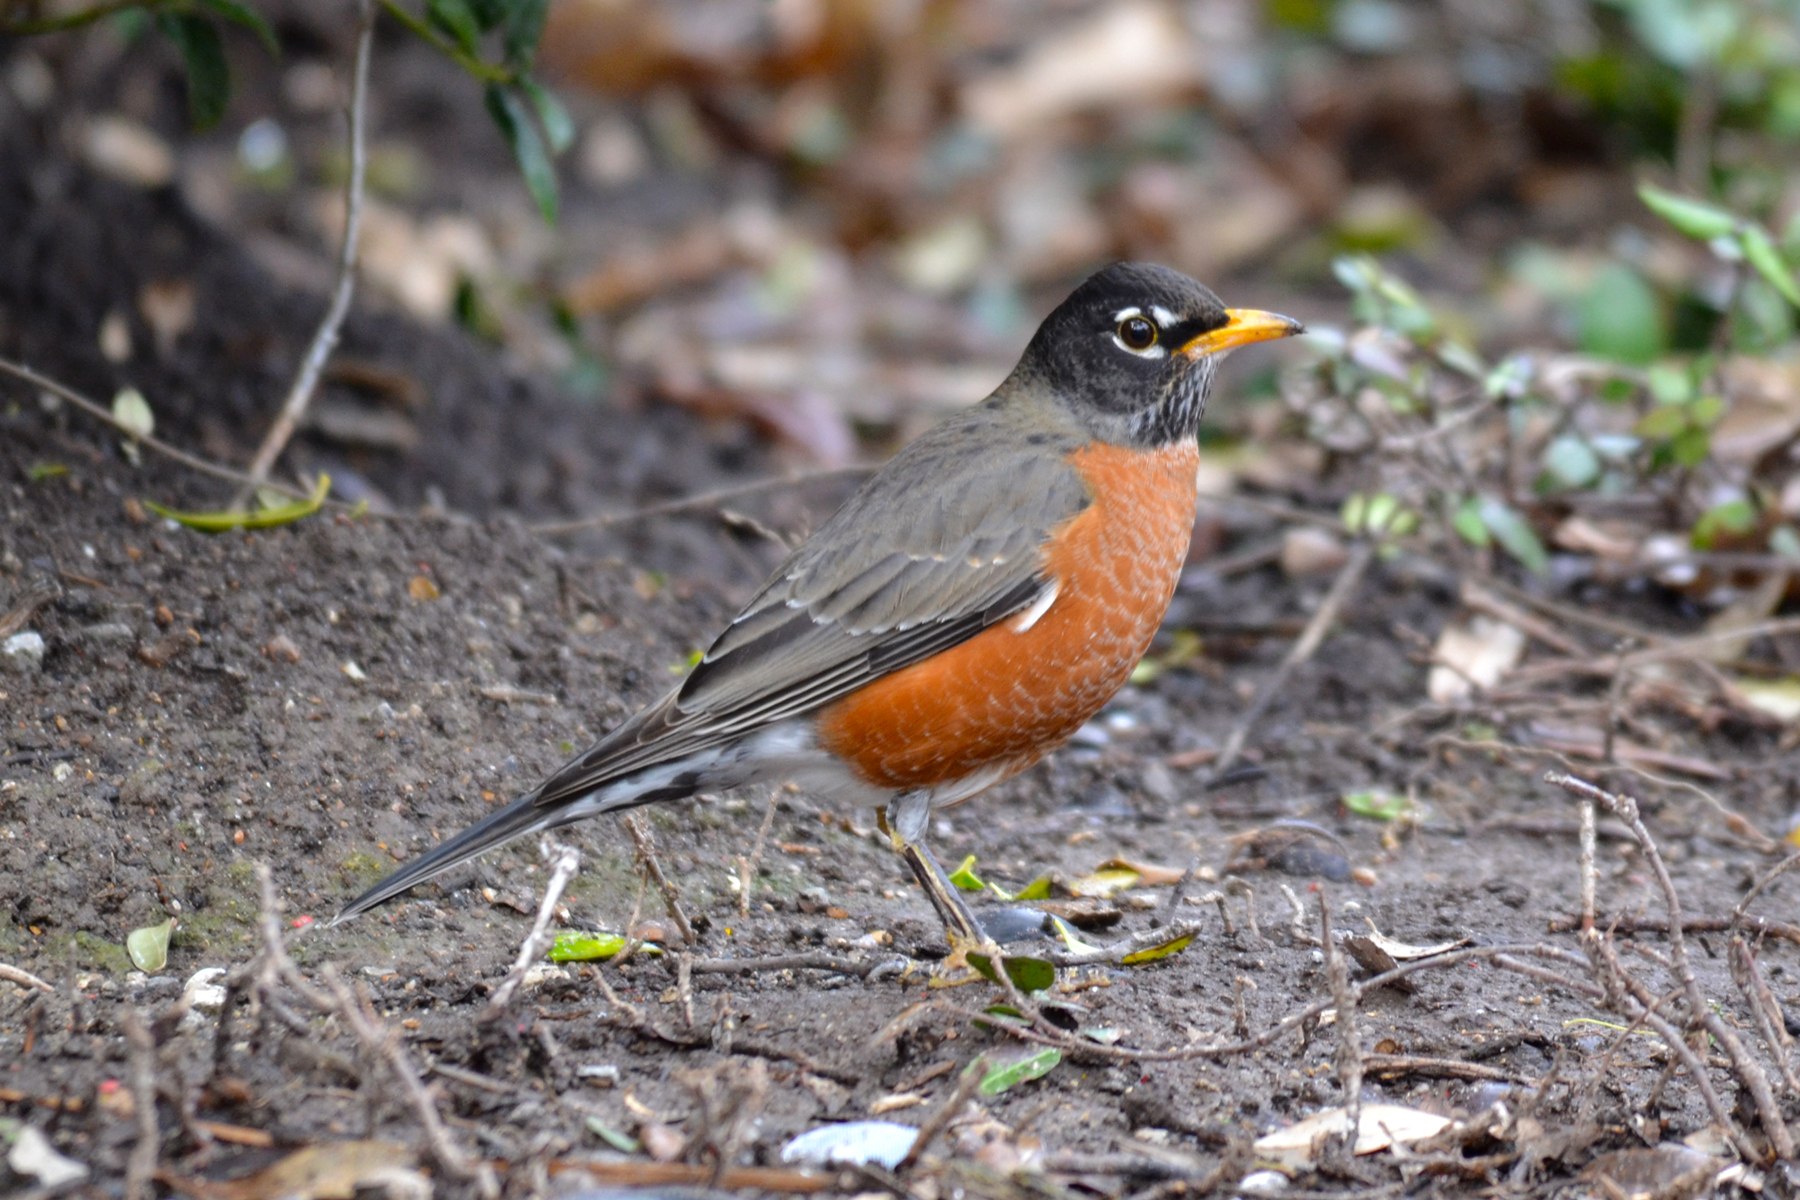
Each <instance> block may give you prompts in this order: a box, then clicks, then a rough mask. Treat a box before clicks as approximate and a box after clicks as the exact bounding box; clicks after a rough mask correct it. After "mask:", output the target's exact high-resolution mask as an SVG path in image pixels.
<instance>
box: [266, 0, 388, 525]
mask: <svg viewBox="0 0 1800 1200" xmlns="http://www.w3.org/2000/svg"><path fill="white" fill-rule="evenodd" d="M374 44H375V5H374V3H373V0H358V2H357V29H356V57H355V62H354V64H353V66H352V68H351V75H350V113H349V116H350V177H349V178H348V179H347V180H345V182H344V240H343V243H342V244H341V245H340V246H339V247H338V262H337V269H338V275H337V284H336V286H334V287H333V288H332V292H331V303H330V304H329V305H327V307H326V309H325V317H324V319H323V320H321V321H320V322H319V327H318V328H317V329H316V330H314V331H313V336H312V342H311V344H309V345H308V346H307V348H306V354H305V356H304V357H303V358H301V360H300V369H299V370H298V371H297V372H296V373H295V374H294V382H293V386H292V387H290V388H289V389H288V394H287V400H286V401H285V402H284V403H283V404H282V406H281V413H280V415H279V416H277V417H276V418H275V424H273V425H272V426H270V427H269V432H268V433H267V434H266V435H265V436H264V437H263V440H262V445H260V446H258V447H257V449H256V456H255V457H254V458H252V459H251V460H250V472H249V473H250V479H251V480H252V481H253V482H252V483H250V484H248V485H246V486H245V487H243V488H241V489H240V490H239V494H238V497H237V500H236V502H235V503H234V504H233V506H232V507H234V508H242V507H243V506H244V505H245V504H246V503H247V502H248V501H249V499H250V493H251V492H252V491H254V490H255V488H257V487H260V486H261V485H262V483H263V481H265V480H267V479H268V477H269V471H270V470H271V469H272V468H273V467H274V465H275V460H276V459H277V458H279V457H281V452H282V450H284V449H286V447H287V444H288V441H289V440H290V439H291V438H292V437H293V436H294V431H295V430H296V429H298V428H299V427H300V418H301V417H303V416H305V415H306V407H307V405H309V404H310V403H312V398H313V391H314V389H316V388H317V387H318V384H319V375H320V373H321V372H322V371H324V369H325V363H326V361H327V360H328V359H330V357H331V351H332V349H333V348H334V347H335V346H336V345H337V340H338V333H339V331H340V330H341V329H342V328H343V324H344V318H345V317H346V316H348V315H349V312H350V298H351V297H352V296H353V295H355V293H356V253H357V241H358V239H359V237H360V236H361V233H362V207H363V177H364V176H365V175H366V174H367V172H368V165H369V147H368V135H367V125H368V107H369V105H368V99H369V55H370V51H371V49H372V48H373V46H374Z"/></svg>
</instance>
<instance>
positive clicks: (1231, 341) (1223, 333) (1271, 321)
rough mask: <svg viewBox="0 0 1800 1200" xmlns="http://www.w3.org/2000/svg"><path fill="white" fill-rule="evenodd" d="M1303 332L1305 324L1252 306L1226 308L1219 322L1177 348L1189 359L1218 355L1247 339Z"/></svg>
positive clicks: (1246, 344) (1245, 343) (1241, 344)
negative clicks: (1221, 322) (1218, 324)
mask: <svg viewBox="0 0 1800 1200" xmlns="http://www.w3.org/2000/svg"><path fill="white" fill-rule="evenodd" d="M1305 332H1306V326H1304V325H1302V324H1301V323H1300V322H1298V321H1296V320H1294V318H1292V317H1284V316H1282V315H1281V314H1279V313H1272V312H1263V311H1262V310H1261V309H1256V308H1228V309H1226V310H1225V323H1224V324H1223V325H1221V326H1219V327H1218V328H1217V329H1209V330H1208V331H1206V332H1205V333H1203V334H1201V335H1200V336H1199V337H1196V338H1194V339H1192V340H1191V341H1189V342H1188V343H1187V344H1186V345H1185V346H1183V347H1182V348H1181V353H1183V354H1185V355H1187V356H1188V357H1189V358H1199V357H1201V356H1202V355H1207V354H1221V353H1223V352H1225V351H1226V350H1232V349H1235V348H1236V347H1238V346H1248V345H1249V344H1250V343H1251V342H1266V341H1269V340H1270V339H1271V338H1284V337H1293V336H1294V335H1295V334H1296V333H1305Z"/></svg>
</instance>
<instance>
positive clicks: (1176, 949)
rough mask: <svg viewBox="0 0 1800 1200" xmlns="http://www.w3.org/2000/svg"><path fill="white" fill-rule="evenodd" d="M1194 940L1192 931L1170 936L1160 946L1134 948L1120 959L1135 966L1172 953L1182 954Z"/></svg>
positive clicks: (1166, 956)
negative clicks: (1175, 936) (1173, 936)
mask: <svg viewBox="0 0 1800 1200" xmlns="http://www.w3.org/2000/svg"><path fill="white" fill-rule="evenodd" d="M1193 942H1194V935H1193V934H1191V933H1184V934H1182V935H1181V936H1180V937H1177V938H1170V939H1169V940H1168V941H1166V942H1164V943H1162V944H1161V945H1159V946H1146V947H1144V948H1143V949H1142V950H1133V951H1132V952H1131V953H1130V954H1127V955H1126V956H1125V957H1124V958H1122V959H1120V960H1119V961H1120V962H1122V963H1124V964H1125V965H1126V966H1128V967H1135V966H1137V965H1138V964H1140V963H1148V962H1155V961H1156V960H1157V959H1159V958H1168V957H1170V956H1171V955H1176V954H1180V953H1181V952H1182V951H1183V950H1186V949H1187V948H1188V947H1189V946H1191V945H1192V944H1193Z"/></svg>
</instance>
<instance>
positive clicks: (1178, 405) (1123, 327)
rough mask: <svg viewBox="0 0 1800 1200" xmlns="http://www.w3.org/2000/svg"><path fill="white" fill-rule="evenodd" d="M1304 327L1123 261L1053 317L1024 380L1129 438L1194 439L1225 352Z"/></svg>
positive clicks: (1150, 441) (1023, 369)
mask: <svg viewBox="0 0 1800 1200" xmlns="http://www.w3.org/2000/svg"><path fill="white" fill-rule="evenodd" d="M1303 332H1305V330H1304V327H1303V326H1302V325H1301V324H1300V322H1298V321H1295V320H1293V319H1292V318H1289V317H1283V316H1277V315H1276V314H1275V313H1269V312H1262V311H1260V310H1257V309H1254V308H1226V307H1225V305H1224V303H1223V302H1222V301H1221V300H1220V299H1219V298H1218V297H1217V296H1215V295H1214V294H1213V293H1212V291H1211V290H1210V289H1208V288H1206V287H1205V286H1204V285H1202V284H1200V283H1199V282H1197V281H1195V280H1193V279H1190V278H1188V277H1187V276H1186V275H1183V274H1182V273H1181V272H1179V271H1174V270H1171V269H1169V268H1168V267H1162V266H1157V265H1155V264H1153V263H1114V264H1113V265H1112V266H1109V267H1106V268H1105V269H1103V270H1101V271H1098V272H1096V273H1095V274H1093V275H1091V276H1089V277H1088V279H1087V280H1086V282H1084V283H1083V284H1082V285H1081V286H1080V287H1078V288H1076V289H1075V291H1074V292H1073V293H1071V294H1070V296H1069V298H1068V299H1067V300H1064V301H1063V302H1062V303H1061V304H1060V305H1058V306H1057V308H1056V310H1055V311H1054V312H1052V313H1051V314H1050V315H1049V316H1048V317H1045V318H1044V323H1043V324H1042V325H1040V326H1039V327H1038V331H1037V334H1036V335H1035V336H1034V337H1033V338H1032V339H1031V344H1030V345H1029V346H1027V347H1026V349H1025V354H1024V357H1023V358H1022V359H1020V362H1019V370H1018V377H1019V380H1020V382H1021V383H1025V382H1030V383H1031V384H1033V385H1035V386H1039V387H1042V386H1046V385H1047V386H1048V387H1049V388H1050V389H1051V390H1052V391H1053V392H1054V394H1055V395H1056V396H1057V398H1058V399H1059V400H1060V401H1061V402H1062V403H1063V404H1064V405H1066V406H1067V407H1068V408H1069V409H1070V410H1071V411H1072V412H1073V413H1074V414H1075V416H1076V417H1077V419H1078V420H1080V421H1081V422H1082V423H1083V424H1084V425H1086V426H1087V427H1088V429H1089V431H1090V432H1091V433H1093V434H1094V435H1095V436H1097V437H1099V438H1101V439H1102V440H1104V441H1108V442H1112V443H1114V444H1118V445H1128V446H1144V447H1153V446H1165V445H1169V444H1171V443H1174V442H1176V441H1180V440H1182V439H1184V438H1192V437H1193V436H1194V435H1195V433H1196V431H1197V430H1198V428H1199V425H1200V415H1201V413H1202V412H1203V411H1204V410H1205V408H1206V398H1207V394H1208V393H1209V392H1210V391H1211V390H1212V381H1213V373H1214V371H1215V370H1216V369H1217V367H1218V364H1219V360H1220V359H1222V358H1224V357H1225V355H1226V353H1227V352H1229V351H1230V350H1232V349H1235V348H1236V347H1238V346H1244V345H1248V344H1249V343H1251V342H1261V341H1267V340H1269V339H1270V338H1283V337H1292V336H1293V335H1294V334H1297V333H1303Z"/></svg>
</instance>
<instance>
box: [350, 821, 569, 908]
mask: <svg viewBox="0 0 1800 1200" xmlns="http://www.w3.org/2000/svg"><path fill="white" fill-rule="evenodd" d="M567 812H568V810H567V809H566V808H564V807H561V806H559V807H557V808H545V807H543V806H542V805H540V804H539V803H538V794H537V793H536V792H531V793H528V794H526V795H524V796H521V797H520V798H519V799H517V800H514V801H513V802H512V803H511V804H509V805H507V806H506V807H505V808H503V809H501V810H500V811H499V812H496V813H490V814H489V815H488V816H487V817H485V818H484V819H482V820H480V821H477V822H476V823H475V824H473V825H471V826H469V827H468V828H467V829H465V830H463V831H462V832H461V833H459V834H457V835H456V836H455V837H453V838H451V839H450V840H449V841H447V842H444V843H442V844H440V845H438V846H436V847H434V848H432V849H431V850H428V851H426V852H425V853H424V854H421V855H419V857H417V858H415V859H413V860H412V861H411V862H409V863H407V864H406V865H405V866H403V867H401V868H400V869H399V870H398V871H395V872H394V873H393V874H392V875H389V876H388V877H387V878H386V879H383V880H382V881H381V882H380V883H378V884H376V885H375V886H374V887H372V888H370V889H369V890H368V891H366V892H364V893H363V894H362V895H360V896H358V897H357V898H356V899H354V900H352V901H351V902H350V903H349V904H346V905H345V906H344V911H343V912H340V913H339V914H338V915H337V916H335V917H333V918H332V921H331V923H332V924H333V925H340V924H342V923H343V922H345V921H348V920H349V919H350V918H351V917H354V916H357V915H359V914H361V913H365V912H367V911H368V910H369V909H371V908H374V907H375V906H376V905H377V904H380V903H382V902H383V901H385V900H391V899H393V898H394V897H395V896H398V895H399V894H400V893H401V892H404V891H405V890H406V889H408V888H410V887H413V886H415V885H417V884H421V883H424V882H425V881H426V880H427V879H432V878H434V877H436V876H438V875H442V874H443V873H444V872H445V871H448V870H449V869H450V868H452V867H456V866H461V865H462V864H463V863H466V862H468V861H469V860H470V859H471V858H474V857H476V856H477V855H480V854H485V853H487V852H488V851H489V850H492V849H494V848H495V847H496V846H500V845H503V844H505V843H507V842H510V841H512V840H513V839H514V838H517V837H524V836H525V835H526V834H528V833H536V832H538V831H540V830H545V829H553V828H555V827H556V826H558V825H562V824H566V823H567V821H568V816H567Z"/></svg>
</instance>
